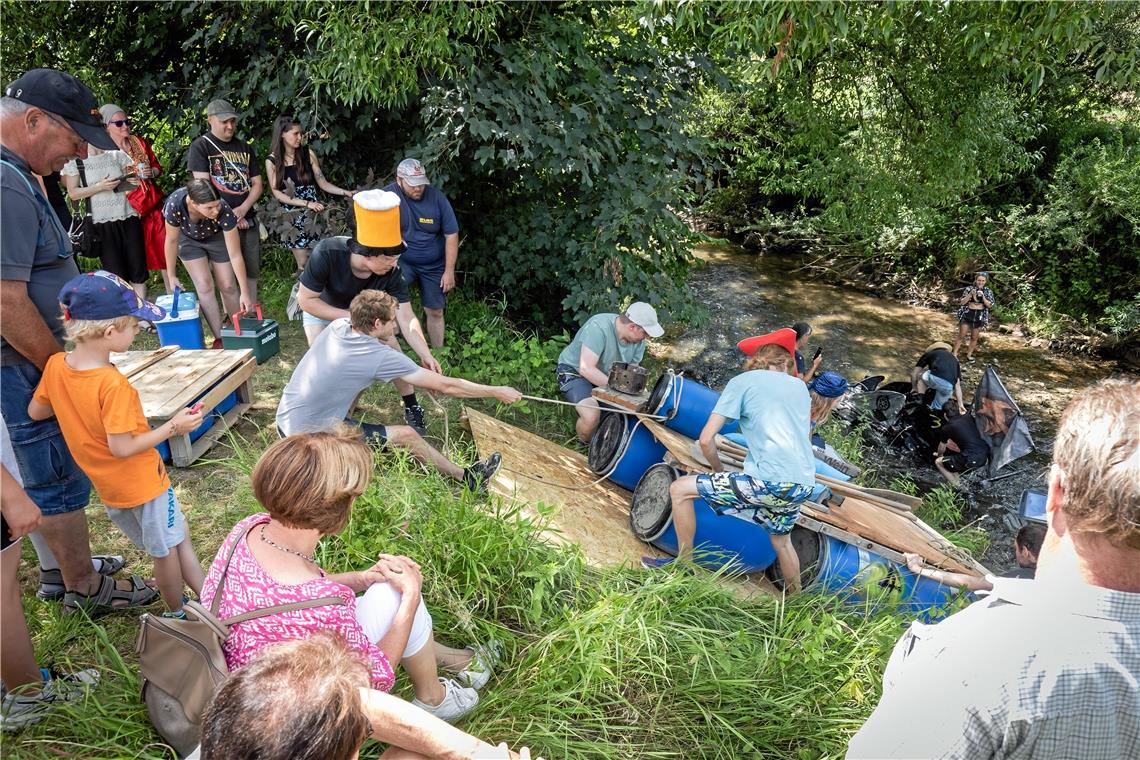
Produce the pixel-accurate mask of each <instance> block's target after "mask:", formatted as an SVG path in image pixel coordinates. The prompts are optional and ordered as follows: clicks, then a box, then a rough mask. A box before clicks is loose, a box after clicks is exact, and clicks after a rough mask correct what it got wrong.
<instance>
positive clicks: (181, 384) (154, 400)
mask: <svg viewBox="0 0 1140 760" xmlns="http://www.w3.org/2000/svg"><path fill="white" fill-rule="evenodd" d="M111 363H112V364H114V365H115V366H116V367H118V368H119V371H120V372H122V373H123V374H124V375H126V376H127V379H128V380H130V381H131V385H133V386H134V387H135V390H137V391H138V393H139V398H140V399H141V400H142V405H143V413H144V414H146V418H147V422H149V423H150V424H151V426H152V427H157V426H159V425H161V424H163V423H164V422H166V421H167V420H169V419H170V418H171V417H173V416H174V415H175V414H177V413H178V411H179V410H180V409H184V408H186V407H188V406H190V405H191V404H193V403H194V402H195V401H201V402H202V408H203V410H204V411H206V412H209V411H210V410H212V409H214V408H215V407H216V406H218V404H219V403H221V401H222V400H223V399H225V398H226V397H227V396H229V395H230V394H231V393H234V392H236V393H237V404H236V405H235V406H234V407H233V408H232V409H230V410H229V411H227V412H225V413H224V414H222V415H221V416H220V419H215V420H214V424H213V425H212V426H211V427H210V429H209V430H207V431H206V433H204V434H203V435H202V436H201V437H199V438H198V439H197V440H194V441H191V440H190V434H189V433H182V434H180V435H174V436H171V437H170V440H169V441H168V443H169V445H170V459H171V463H172V464H173V465H174V466H175V467H188V466H189V465H190V464H191V463H193V462H194V461H195V460H196V459H198V457H200V456H202V454H204V453H206V451H208V450H209V449H210V447H211V446H213V445H214V443H215V442H216V441H217V440H218V438H220V437H221V436H222V434H223V433H225V432H226V431H227V430H229V429H230V428H231V427H232V426H233V424H234V423H235V422H236V421H237V419H238V417H240V416H241V415H242V414H244V413H245V411H246V410H247V409H249V407H250V404H251V403H252V400H253V399H252V395H251V393H250V378H251V377H252V376H253V372H254V370H255V369H257V360H256V357H255V356H254V353H253V351H252V350H251V349H248V348H245V349H241V350H238V351H218V350H207V351H191V350H183V349H179V348H178V347H176V346H170V347H167V348H160V349H158V350H156V351H127V352H124V353H121V354H112V355H111Z"/></svg>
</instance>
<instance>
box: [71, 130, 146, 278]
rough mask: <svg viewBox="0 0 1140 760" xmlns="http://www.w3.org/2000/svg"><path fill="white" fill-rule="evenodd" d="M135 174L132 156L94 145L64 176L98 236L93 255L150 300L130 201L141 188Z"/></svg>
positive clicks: (138, 230)
mask: <svg viewBox="0 0 1140 760" xmlns="http://www.w3.org/2000/svg"><path fill="white" fill-rule="evenodd" d="M136 171H137V169H136V167H135V165H134V162H133V161H132V160H131V157H130V156H128V155H127V154H126V153H124V152H123V151H121V150H108V151H103V150H100V149H98V148H96V147H94V146H91V147H90V148H89V150H88V155H87V158H76V159H73V160H71V161H68V162H67V164H66V165H64V167H63V169H62V170H61V171H60V174H61V175H62V176H63V183H64V185H65V186H66V187H67V195H68V197H69V198H71V200H73V201H86V206H87V213H90V215H91V221H92V223H93V224H94V233H95V236H94V239H95V248H94V249H93V250H92V251H91V255H92V256H98V257H99V258H100V259H102V268H103V269H105V270H107V271H108V272H113V273H114V274H117V275H118V276H119V277H121V278H123V279H124V280H126V281H127V282H129V283H130V284H131V287H132V288H134V290H135V292H136V293H138V294H139V296H140V297H142V298H146V281H147V270H146V248H145V243H144V242H143V231H142V223H141V221H140V219H139V213H138V211H136V210H135V208H134V206H132V205H131V202H130V201H129V200H128V199H127V193H128V192H130V191H131V190H134V189H135V188H137V187H138V181H137V180H135V179H134V175H135V173H136Z"/></svg>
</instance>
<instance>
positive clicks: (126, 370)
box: [111, 346, 178, 378]
mask: <svg viewBox="0 0 1140 760" xmlns="http://www.w3.org/2000/svg"><path fill="white" fill-rule="evenodd" d="M177 350H178V346H163V347H162V348H159V349H155V350H154V351H123V352H122V353H114V354H111V364H114V365H115V366H116V367H117V368H118V370H119V371H120V372H122V373H123V374H124V375H125V376H126V377H128V378H131V377H134V376H135V375H137V374H138V373H140V372H142V371H143V370H144V369H146V368H147V367H149V366H150V365H152V364H154V363H155V362H157V361H160V360H162V359H164V358H166V357H167V356H170V355H171V354H173V353H174V352H175V351H177Z"/></svg>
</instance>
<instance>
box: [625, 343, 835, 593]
mask: <svg viewBox="0 0 1140 760" xmlns="http://www.w3.org/2000/svg"><path fill="white" fill-rule="evenodd" d="M752 348H753V350H754V352H753V354H752V355H751V356H750V357H749V358H748V360H747V361H745V363H744V370H745V371H744V372H743V373H741V374H739V375H737V376H736V377H734V378H732V380H729V382H728V385H726V386H725V387H724V391H723V392H722V393H721V396H720V401H718V402H717V405H716V407H715V408H714V409H713V412H712V414H711V415H709V421H708V422H707V423H706V424H705V427H704V429H703V430H702V431H701V436H700V441H699V442H700V446H701V451H702V452H704V455H705V459H707V460H708V462H709V467H710V469H711V470H712V472H706V473H700V474H698V475H687V476H685V477H682V478H678V479H677V480H675V481H673V484H672V486H670V488H669V497H670V500H671V501H672V506H673V528H674V529H675V530H676V531H677V557H678V558H679V559H684V560H687V559H689V558H690V557H691V555H692V552H693V536H694V535H695V534H696V528H697V524H696V512H695V510H694V508H693V501H694V500H695V499H698V498H699V499H703V500H704V501H705V502H706V503H707V504H708V505H709V506H710V507H712V508H713V509H714V510H715V511H716V512H717V514H719V515H731V514H737V513H740V512H746V511H751V513H752V519H753V520H755V521H756V522H758V523H760V524H761V525H763V526H764V527H765V528H766V529H767V531H768V534H769V536H770V537H771V539H772V546H773V548H774V549H775V550H776V560H777V562H778V563H779V566H780V572H781V574H782V575H783V577H784V579H785V584H786V588H787V589H788V590H789V591H793V592H794V591H799V589H800V561H799V557H798V556H797V555H796V552H795V549H794V548H792V542H791V539H790V538H789V534H790V533H791V532H792V528H793V527H794V526H795V524H796V519H797V518H798V517H799V514H800V505H801V504H802V503H803V502H804V500H806V499H807V498H808V496H809V495H810V494H811V489H812V487H813V486H814V485H815V457H814V455H813V454H812V450H811V442H810V441H809V440H808V431H809V429H810V427H811V399H810V397H809V396H808V389H807V386H806V385H805V384H804V383H803V381H802V380H799V379H797V377H796V375H795V363H794V362H795V360H794V358H793V357H794V355H795V350H796V333H795V331H794V330H791V329H789V328H786V327H785V328H783V329H780V330H776V331H775V332H773V333H769V334H768V335H764V336H761V337H759V338H758V339H756V340H755V342H754V345H753V346H752ZM728 420H740V431H741V433H743V434H744V440H745V442H746V443H747V444H748V456H747V458H746V459H745V460H744V472H725V471H724V470H723V469H722V468H721V464H720V457H719V456H718V455H717V448H716V436H717V433H719V432H720V429H721V428H722V427H723V426H724V424H725V422H727V421H728ZM670 562H672V559H669V558H665V559H657V558H652V557H646V558H644V559H643V560H642V563H643V564H645V565H646V567H661V566H663V565H667V564H669V563H670Z"/></svg>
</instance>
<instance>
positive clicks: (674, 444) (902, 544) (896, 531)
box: [645, 420, 987, 576]
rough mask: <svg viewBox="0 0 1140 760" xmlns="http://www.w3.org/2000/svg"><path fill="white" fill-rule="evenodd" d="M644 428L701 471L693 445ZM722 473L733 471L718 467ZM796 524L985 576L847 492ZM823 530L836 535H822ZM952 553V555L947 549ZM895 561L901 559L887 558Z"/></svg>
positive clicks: (939, 541) (911, 524) (916, 525)
mask: <svg viewBox="0 0 1140 760" xmlns="http://www.w3.org/2000/svg"><path fill="white" fill-rule="evenodd" d="M645 425H646V427H648V428H649V430H650V432H652V433H653V435H654V436H656V438H657V440H658V441H660V442H661V444H662V445H663V446H665V448H666V449H668V450H669V453H670V454H671V455H672V456H673V458H674V459H675V460H676V461H677V464H678V465H679V466H680V467H681V468H682V469H685V470H688V471H690V472H706V471H708V467H707V465H705V464H704V463H702V462H700V461H698V460H697V459H696V458H695V457H694V456H693V454H692V446H693V440H692V439H691V438H688V437H687V436H684V435H682V434H680V433H678V432H676V431H674V430H670V429H669V428H667V427H665V426H664V425H661V424H658V423H656V422H653V421H652V420H646V421H645ZM724 467H725V469H737V470H739V469H740V468H738V467H736V468H733V467H728V466H727V465H725V466H724ZM799 522H800V524H802V525H804V527H807V528H810V529H812V530H816V531H822V532H824V533H830V534H831V535H835V536H836V537H837V538H841V539H844V540H846V537H844V536H842V535H838V532H839V531H842V532H845V533H849V534H854V536H856V537H858V538H861V539H864V540H865V541H866V542H871V543H872V544H879V545H881V546H883V547H886V548H887V549H889V550H891V551H893V552H896V553H897V554H899V555H901V554H902V553H903V552H913V553H915V554H919V555H921V556H922V558H923V559H925V560H926V562H927V563H929V564H931V565H935V566H936V567H940V568H942V569H945V570H952V571H954V572H959V573H967V574H970V575H977V576H981V575H985V573H986V572H987V571H986V569H985V567H983V566H982V565H980V564H978V563H977V562H971V563H967V562H965V561H963V560H965V559H966V557H965V556H963V557H962V559H959V558H958V556H957V555H953V556H952V555H951V554H949V553H947V552H946V551H943V549H944V548H946V549H948V550H949V547H950V542H949V541H947V540H946V539H945V538H944V537H943V536H942V535H941V534H939V533H938V532H937V531H935V530H934V529H933V528H931V527H930V526H928V525H927V524H926V523H924V522H922V521H921V520H918V519H914V518H913V515H911V516H908V515H903V514H900V513H898V512H896V511H893V510H891V509H887V508H885V507H883V506H882V505H880V504H877V503H875V502H874V501H872V500H869V499H866V498H860V497H859V496H858V495H855V494H854V493H851V494H850V495H845V498H844V500H843V504H842V505H839V506H834V505H833V506H829V507H823V506H821V505H819V504H816V503H814V502H807V503H805V505H804V507H803V509H802V511H801V517H800V521H799ZM828 526H830V527H831V528H833V529H838V530H837V531H831V530H828ZM856 543H857V544H858V545H860V546H865V548H875V547H873V546H870V545H867V544H865V543H863V542H856ZM949 551H952V550H949ZM890 559H894V560H896V561H898V560H900V559H901V557H891V558H890Z"/></svg>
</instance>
